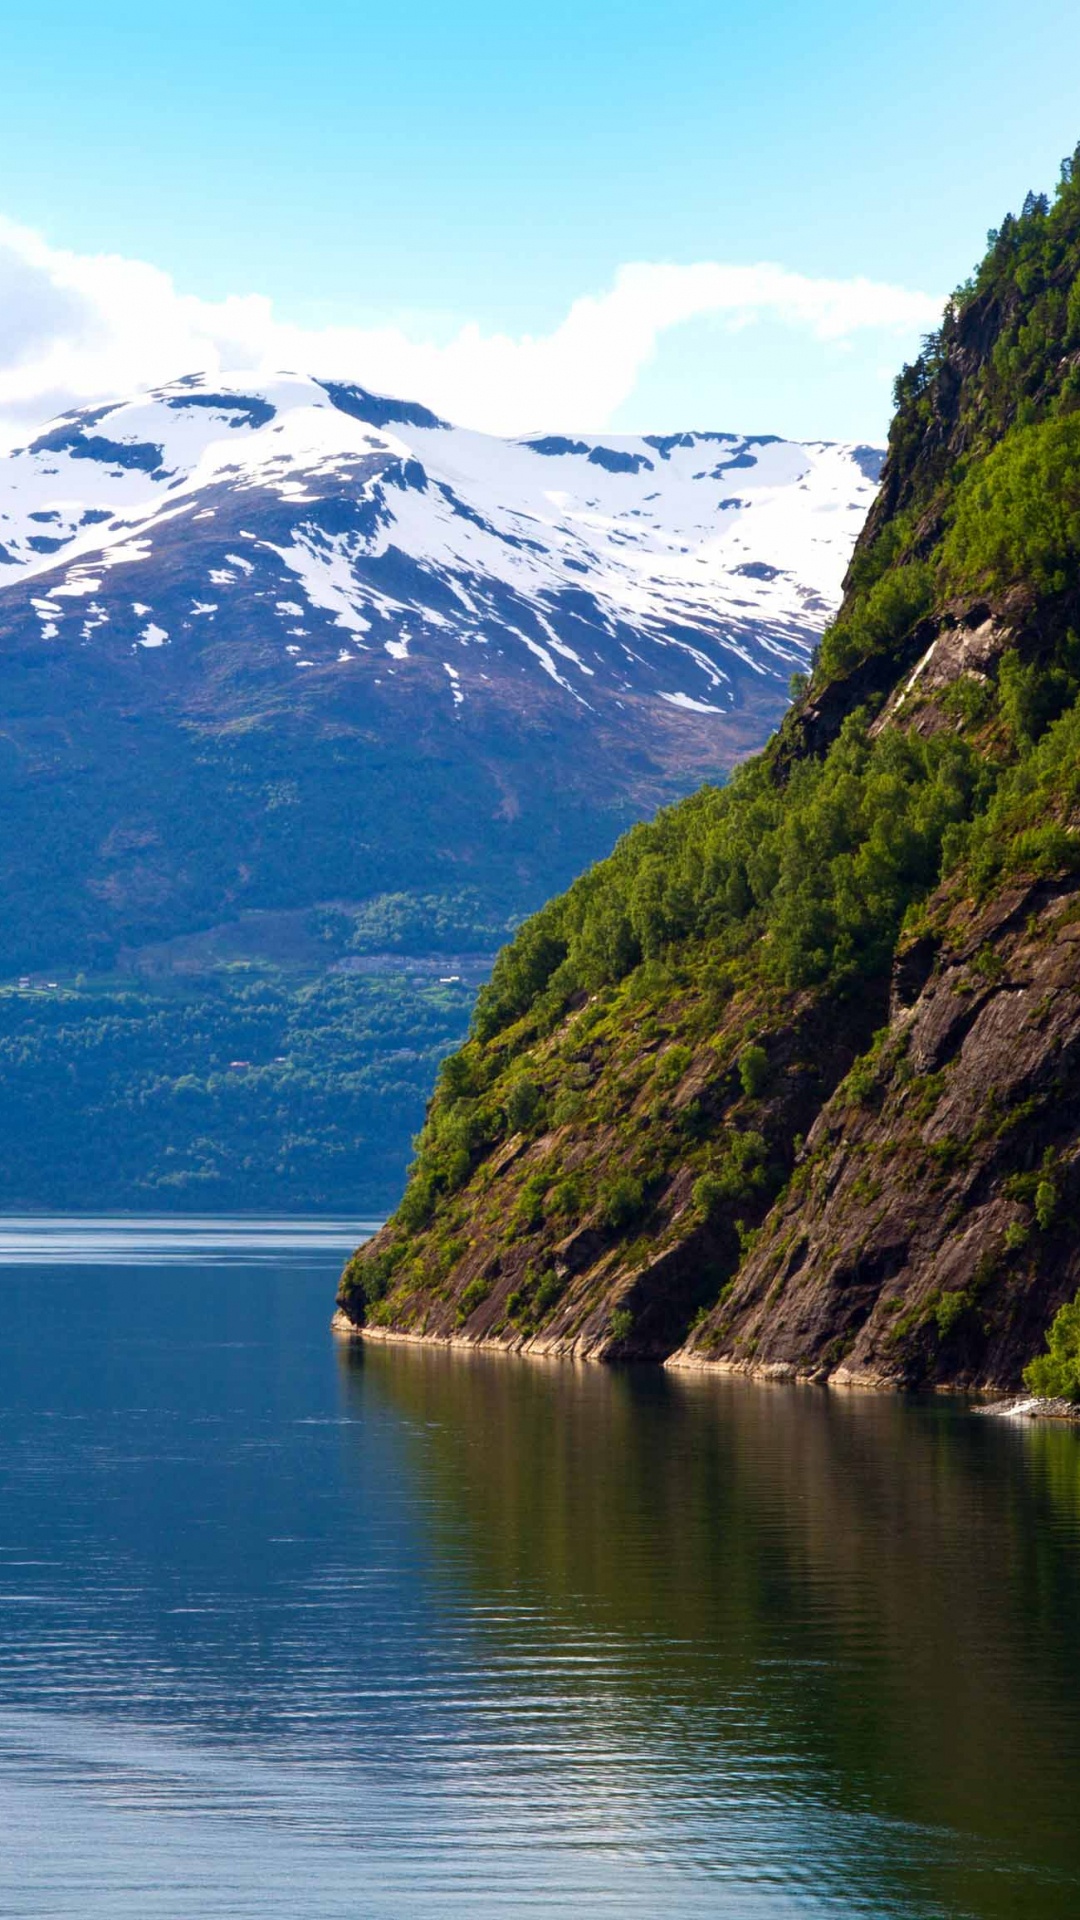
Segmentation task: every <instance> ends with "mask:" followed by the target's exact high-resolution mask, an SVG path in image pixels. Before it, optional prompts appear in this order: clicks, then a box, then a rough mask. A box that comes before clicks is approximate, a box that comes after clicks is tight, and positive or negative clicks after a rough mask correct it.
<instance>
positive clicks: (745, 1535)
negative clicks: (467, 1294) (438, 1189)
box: [342, 1348, 1080, 1920]
mask: <svg viewBox="0 0 1080 1920" xmlns="http://www.w3.org/2000/svg"><path fill="white" fill-rule="evenodd" d="M342 1366H343V1377H344V1384H345V1403H346V1405H349V1406H353V1407H356V1406H360V1405H362V1404H365V1403H370V1401H371V1400H372V1398H377V1399H378V1400H379V1401H380V1403H383V1404H389V1405H392V1406H393V1407H394V1408H395V1409H396V1410H397V1411H398V1412H399V1413H400V1414H401V1415H403V1416H404V1417H405V1418H406V1419H407V1422H408V1432H409V1435H410V1445H411V1449H412V1453H413V1460H414V1471H415V1473H416V1476H417V1482H418V1484H423V1485H424V1486H425V1487H426V1488H427V1489H428V1496H427V1500H426V1502H425V1512H426V1516H427V1524H428V1527H429V1529H430V1534H431V1538H432V1540H433V1542H434V1543H435V1545H436V1547H437V1550H438V1557H439V1565H440V1567H441V1569H442V1572H443V1576H444V1578H445V1579H446V1580H447V1581H448V1582H450V1583H451V1584H454V1583H459V1582H467V1583H468V1585H469V1588H470V1589H471V1591H472V1593H473V1595H474V1597H475V1602H476V1608H477V1619H478V1621H479V1622H480V1623H481V1624H482V1626H483V1630H484V1632H485V1634H486V1635H487V1636H488V1637H489V1639H490V1641H491V1643H492V1655H491V1658H492V1660H493V1661H494V1662H495V1663H497V1664H501V1669H502V1671H503V1672H504V1673H506V1674H507V1675H508V1676H513V1678H514V1684H524V1683H525V1682H526V1680H527V1684H528V1688H529V1691H530V1693H531V1694H532V1695H533V1696H535V1697H536V1698H542V1699H543V1700H544V1702H545V1714H546V1717H547V1719H548V1720H549V1721H550V1723H551V1725H552V1726H553V1728H554V1729H555V1731H554V1732H553V1733H552V1734H550V1736H549V1739H550V1756H549V1760H550V1765H551V1766H552V1767H555V1768H559V1769H561V1768H563V1767H565V1766H566V1765H567V1764H570V1765H574V1766H576V1765H577V1764H578V1757H579V1756H580V1754H581V1752H582V1750H583V1749H586V1750H588V1751H590V1752H591V1754H592V1756H593V1757H592V1759H591V1760H590V1763H589V1764H590V1771H591V1775H592V1776H593V1777H595V1778H601V1779H604V1780H605V1781H606V1783H607V1790H608V1791H609V1792H610V1793H612V1794H613V1795H614V1796H615V1797H616V1798H617V1799H621V1798H622V1796H623V1795H624V1794H625V1793H626V1791H627V1789H628V1787H629V1785H630V1784H631V1783H632V1784H633V1788H634V1792H633V1795H632V1799H633V1805H634V1815H633V1820H634V1823H635V1824H636V1825H637V1827H638V1830H639V1832H640V1831H645V1832H650V1833H654V1834H655V1833H661V1832H662V1833H663V1835H664V1844H665V1845H666V1846H667V1847H668V1848H669V1849H670V1850H671V1851H672V1852H673V1853H674V1854H675V1855H677V1856H678V1857H679V1858H680V1859H682V1860H683V1861H684V1863H685V1864H690V1863H691V1862H693V1863H694V1864H695V1865H696V1866H697V1867H698V1868H699V1869H701V1870H706V1871H709V1872H713V1873H719V1874H725V1873H730V1872H732V1871H737V1872H739V1873H742V1874H747V1873H750V1872H751V1870H752V1869H753V1870H754V1871H760V1872H761V1873H764V1874H765V1875H766V1876H767V1877H768V1878H769V1879H772V1880H773V1881H774V1884H783V1885H785V1886H787V1887H788V1889H789V1890H790V1889H792V1888H793V1887H794V1886H797V1885H798V1884H800V1882H801V1881H802V1880H804V1879H806V1880H808V1882H809V1884H810V1885H812V1886H813V1887H814V1888H815V1889H816V1890H817V1891H818V1892H819V1893H822V1894H824V1893H826V1892H827V1891H830V1890H836V1891H840V1890H842V1891H843V1892H845V1893H846V1895H847V1896H848V1897H849V1898H850V1899H852V1900H856V1901H859V1902H863V1903H866V1910H868V1911H874V1912H885V1911H900V1910H903V1911H904V1912H909V1911H910V1912H923V1911H926V1912H933V1913H948V1914H954V1913H955V1914H968V1913H971V1914H978V1915H986V1916H995V1917H996V1916H998V1915H1000V1916H1002V1920H1004V1916H1006V1915H1008V1916H1015V1915H1020V1914H1025V1913H1028V1912H1030V1913H1031V1914H1033V1915H1034V1914H1038V1915H1040V1916H1049V1915H1055V1916H1056V1915H1057V1914H1061V1915H1063V1916H1064V1915H1065V1914H1070V1915H1071V1914H1075V1912H1076V1911H1077V1910H1078V1909H1080V1832H1078V1826H1077V1818H1076V1814H1077V1805H1078V1797H1077V1796H1078V1787H1080V1681H1078V1675H1077V1665H1076V1658H1075V1652H1076V1637H1077V1628H1078V1626H1080V1442H1078V1436H1077V1434H1076V1433H1074V1432H1072V1431H1067V1430H1061V1429H1059V1430H1047V1429H1045V1428H1039V1429H1030V1428H1025V1429H1021V1430H1017V1429H1014V1428H1003V1427H1000V1426H998V1425H996V1424H995V1423H993V1422H990V1421H986V1420H979V1419H975V1418H973V1417H972V1416H971V1415H969V1414H968V1413H966V1412H965V1411H963V1410H962V1409H958V1408H957V1407H955V1406H952V1405H950V1404H947V1403H941V1402H935V1403H931V1404H928V1405H923V1406H918V1407H913V1406H911V1405H909V1404H904V1403H903V1402H901V1401H899V1400H898V1399H893V1398H889V1397H884V1396H881V1397H879V1396H862V1395H858V1396H855V1395H853V1396H837V1395H828V1394H825V1393H822V1392H818V1391H816V1390H813V1389H801V1388H791V1387H784V1388H771V1389H770V1388H763V1387H760V1386H751V1385H748V1384H746V1383H743V1382H739V1381H733V1380H723V1379H720V1380H699V1379H694V1378H690V1379H687V1378H684V1377H681V1376H676V1377H669V1376H661V1375H656V1374H652V1373H649V1372H646V1371H644V1370H641V1371H638V1370H633V1371H622V1372H616V1371H610V1370H598V1369H591V1368H580V1369H573V1368H566V1367H561V1368H548V1367H544V1366H538V1365H536V1364H528V1363H515V1362H513V1361H506V1360H503V1359H496V1358H486V1357H484V1356H462V1355H457V1354H446V1353H441V1352H438V1351H427V1350H422V1349H421V1350H410V1349H400V1348H396V1349H385V1348H373V1349H370V1350H367V1351H365V1353H364V1354H363V1356H362V1358H360V1359H358V1358H357V1356H356V1355H355V1354H352V1355H350V1354H345V1355H343V1356H342ZM748 1822H749V1828H748V1824H747V1823H748ZM898 1902H899V1903H906V1904H902V1905H897V1904H896V1903H898ZM849 1910H852V1911H854V1910H857V1909H855V1908H850V1909H849ZM858 1910H862V1909H861V1907H860V1908H859V1909H858Z"/></svg>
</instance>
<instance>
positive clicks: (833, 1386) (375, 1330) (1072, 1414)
mask: <svg viewBox="0 0 1080 1920" xmlns="http://www.w3.org/2000/svg"><path fill="white" fill-rule="evenodd" d="M330 1331H331V1333H332V1334H333V1335H334V1337H335V1338H336V1339H339V1340H346V1341H350V1342H361V1343H362V1342H363V1341H365V1340H369V1341H371V1342H373V1343H374V1344H375V1345H378V1346H402V1347H429V1348H433V1349H434V1348H442V1349H443V1350H444V1351H445V1352H449V1353H500V1354H504V1355H506V1356H507V1357H508V1358H510V1359H518V1360H544V1361H547V1362H549V1363H550V1362H552V1361H558V1362H560V1363H564V1364H565V1363H566V1362H569V1363H570V1364H571V1365H577V1366H612V1365H615V1366H619V1365H628V1366H650V1367H658V1368H659V1369H660V1370H661V1371H667V1372H671V1373H678V1374H681V1375H683V1376H694V1377H696V1378H698V1379H701V1378H704V1377H705V1376H707V1375H709V1374H722V1375H725V1376H727V1377H729V1378H731V1377H737V1378H739V1379H743V1380H750V1381H753V1383H754V1384H755V1385H756V1386H774V1387H775V1386H801V1387H826V1388H829V1389H830V1390H832V1391H835V1392H840V1393H892V1394H898V1395H899V1394H904V1393H906V1392H910V1391H912V1389H910V1388H907V1387H905V1385H904V1383H903V1382H902V1381H900V1380H896V1379H890V1378H889V1377H888V1376H886V1375H884V1374H875V1375H869V1374H867V1375H857V1374H850V1373H847V1372H846V1370H845V1369H844V1368H839V1369H838V1370H837V1372H836V1373H833V1374H825V1373H821V1372H818V1373H813V1372H811V1371H809V1370H807V1371H805V1372H803V1371H800V1370H799V1369H798V1368H797V1367H795V1366H792V1365H789V1364H787V1363H773V1364H768V1363H767V1364H765V1365H763V1366H760V1367H755V1366H754V1365H753V1363H752V1362H750V1363H747V1362H746V1361H739V1360H698V1359H696V1358H695V1359H691V1358H683V1359H679V1358H678V1357H677V1354H671V1355H669V1356H668V1358H667V1359H665V1360H647V1359H637V1360H635V1359H634V1357H633V1356H632V1355H627V1357H626V1359H625V1361H620V1360H615V1361H612V1360H611V1359H609V1358H607V1357H606V1356H605V1355H604V1354H602V1353H599V1352H597V1351H596V1350H592V1351H582V1350H581V1349H580V1348H576V1349H575V1348H570V1347H566V1346H563V1345H561V1344H560V1343H559V1342H557V1341H551V1342H549V1343H547V1344H546V1345H544V1344H541V1343H540V1342H534V1341H525V1342H523V1343H522V1344H521V1345H518V1346H511V1345H509V1344H508V1343H507V1342H506V1341H505V1340H475V1339H470V1338H469V1337H468V1336H467V1335H464V1334H429V1333H409V1332H407V1331H405V1330H404V1329H402V1328H397V1327H379V1326H358V1325H357V1323H356V1321H355V1320H350V1319H349V1316H348V1314H347V1313H345V1312H344V1311H343V1310H342V1308H341V1307H337V1308H335V1310H334V1313H333V1315H332V1317H331V1320H330ZM917 1391H919V1392H928V1393H934V1394H942V1395H945V1394H951V1395H954V1396H955V1395H957V1394H966V1395H968V1396H969V1397H970V1398H971V1400H972V1402H973V1403H975V1402H978V1401H979V1400H980V1396H981V1397H982V1403H981V1404H972V1406H971V1408H970V1411H971V1412H972V1413H978V1414H986V1415H989V1416H990V1417H992V1418H994V1419H998V1420H1013V1421H1016V1422H1023V1421H1028V1420H1032V1421H1037V1420H1055V1421H1058V1422H1059V1423H1060V1424H1062V1425H1065V1426H1069V1425H1074V1426H1076V1425H1080V1403H1077V1404H1074V1403H1073V1402H1071V1401H1069V1400H1042V1399H1039V1398H1038V1396H1037V1395H1034V1394H1018V1393H1017V1392H1016V1390H1015V1388H1004V1387H1000V1388H999V1387H982V1388H979V1387H962V1386H949V1385H947V1384H941V1383H937V1384H934V1385H933V1386H930V1387H923V1388H919V1389H917Z"/></svg>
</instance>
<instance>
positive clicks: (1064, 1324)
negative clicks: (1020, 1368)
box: [1024, 1293, 1080, 1402]
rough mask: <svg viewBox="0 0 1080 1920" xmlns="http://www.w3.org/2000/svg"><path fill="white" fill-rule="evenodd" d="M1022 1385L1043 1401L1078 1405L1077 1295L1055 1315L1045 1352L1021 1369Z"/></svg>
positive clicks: (1079, 1340) (1079, 1334) (1079, 1337)
mask: <svg viewBox="0 0 1080 1920" xmlns="http://www.w3.org/2000/svg"><path fill="white" fill-rule="evenodd" d="M1024 1385H1025V1386H1026V1387H1028V1388H1030V1390H1031V1392H1032V1393H1037V1394H1040V1395H1042V1396H1043V1397H1044V1398H1045V1399H1047V1400H1073V1401H1076V1402H1080V1293H1078V1294H1077V1296H1076V1298H1075V1300H1069V1301H1067V1302H1066V1304H1065V1306H1063V1307H1062V1308H1061V1310H1060V1312H1059V1313H1058V1314H1057V1316H1056V1318H1055V1320H1054V1323H1053V1325H1052V1326H1051V1328H1050V1331H1049V1333H1048V1334H1047V1336H1046V1352H1045V1353H1041V1354H1039V1356H1038V1358H1037V1359H1035V1360H1032V1362H1031V1363H1030V1365H1029V1366H1026V1367H1025V1368H1024Z"/></svg>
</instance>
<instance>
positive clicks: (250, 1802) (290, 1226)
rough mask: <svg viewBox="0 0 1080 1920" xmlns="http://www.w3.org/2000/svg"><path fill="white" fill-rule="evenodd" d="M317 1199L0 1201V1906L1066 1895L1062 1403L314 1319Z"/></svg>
mask: <svg viewBox="0 0 1080 1920" xmlns="http://www.w3.org/2000/svg"><path fill="white" fill-rule="evenodd" d="M357 1229H358V1223H356V1222H346V1223H341V1222H333V1221H324V1222H318V1223H312V1222H275V1223H251V1222H238V1221H234V1222H228V1221H217V1220H214V1221H195V1222H185V1223H180V1222H176V1221H172V1222H168V1221H162V1222H158V1223H153V1222H138V1223H133V1222H131V1221H124V1220H98V1221H93V1222H81V1223H80V1222H74V1221H70V1220H68V1221H57V1220H54V1221H29V1220H26V1221H14V1220H11V1219H8V1220H6V1221H0V1302H2V1312H3V1324H4V1336H5V1337H4V1340H3V1345H2V1349H0V1912H2V1914H3V1915H4V1916H24V1915H33V1916H42V1915H48V1916H65V1917H66V1916H72V1920H75V1917H76V1916H77V1917H78V1920H99V1917H102V1920H103V1917H104V1916H108V1920H135V1917H136V1916H138V1920H157V1917H158V1916H161V1917H162V1920H164V1917H165V1916H167V1917H168V1920H204V1916H205V1917H206V1920H219V1917H220V1920H224V1917H225V1916H229V1917H230V1920H232V1917H233V1916H245V1920H246V1917H247V1916H251V1917H252V1920H254V1916H259V1920H266V1917H267V1916H270V1915H274V1916H283V1917H284V1920H293V1917H294V1916H295V1917H296V1920H309V1917H310V1920H331V1916H333V1920H338V1917H339V1916H340V1917H341V1920H345V1916H348V1920H369V1917H370V1920H383V1917H384V1916H385V1920H406V1917H407V1920H421V1917H422V1920H440V1916H443V1915H446V1916H451V1917H454V1916H473V1915H476V1916H478V1920H491V1917H493V1916H504V1915H505V1916H509V1915H525V1916H532V1917H534V1920H543V1917H544V1916H549V1915H552V1916H553V1915H559V1916H565V1915H568V1914H573V1915H575V1916H577V1920H591V1917H592V1916H594V1915H595V1916H608V1915H612V1916H614V1915H628V1916H633V1917H635V1920H636V1917H637V1916H650V1920H652V1917H653V1916H656V1920H660V1916H663V1917H664V1920H684V1916H685V1917H686V1920H690V1916H693V1917H694V1920H697V1917H698V1916H702V1917H704V1916H706V1915H708V1916H710V1917H713V1916H728V1915H730V1916H733V1920H743V1916H746V1920H781V1916H811V1915H812V1916H822V1917H826V1916H827V1917H828V1920H834V1917H835V1920H839V1916H841V1915H843V1916H845V1917H847V1916H863V1915H865V1916H880V1917H881V1920H884V1917H885V1916H889V1917H890V1920H893V1917H896V1920H901V1917H902V1920H916V1917H917V1920H931V1916H933V1917H934V1920H938V1917H941V1916H943V1917H945V1920H952V1916H977V1917H978V1920H983V1917H984V1916H985V1917H986V1920H1027V1917H1028V1916H1030V1920H1059V1917H1060V1920H1066V1917H1068V1920H1075V1917H1076V1916H1077V1915H1078V1914H1080V1659H1078V1651H1080V1648H1078V1630H1080V1435H1078V1434H1077V1433H1074V1432H1073V1431H1068V1430H1028V1429H1014V1428H1010V1427H1008V1426H1005V1425H1004V1424H999V1423H996V1422H992V1421H988V1420H981V1419H977V1418H974V1417H973V1416H972V1415H970V1414H967V1413H966V1412H965V1411H964V1410H963V1409H962V1408H960V1407H958V1406H955V1405H952V1404H928V1405H904V1404H901V1403H899V1402H898V1401H896V1400H893V1399H890V1398H886V1397H877V1396H857V1397H856V1396H852V1397H842V1396H828V1395H826V1394H824V1393H821V1392H817V1391H813V1390H805V1389H793V1388H784V1389H779V1388H774V1389H769V1388H763V1387H753V1386H747V1385H744V1384H741V1383H738V1382H731V1381H723V1380H708V1381H695V1380H689V1381H686V1380H681V1379H678V1378H674V1379H672V1378H668V1377H665V1376H663V1375H662V1374H658V1373H653V1372H648V1371H645V1370H628V1371H614V1370H608V1369H599V1368H596V1369H590V1368H575V1367H568V1366H563V1367H554V1366H552V1367H547V1366H543V1365H537V1364H535V1363H533V1364H530V1363H528V1362H521V1361H514V1360H507V1359H500V1358H498V1357H482V1356H476V1357H462V1356H459V1355H448V1354H442V1353H437V1352H425V1351H422V1350H420V1351H410V1350H407V1349H393V1348H383V1349H379V1348H374V1349H370V1350H366V1351H363V1352H360V1351H348V1350H343V1349H341V1348H338V1347H335V1345H334V1344H333V1343H332V1341H331V1339H330V1337H329V1335H328V1332H327V1322H328V1318H329V1312H330V1306H331V1299H332V1292H333V1282H334V1277H335V1274H336V1270H337V1267H338V1266H339V1264H340V1259H341V1253H342V1250H343V1249H344V1247H346V1246H347V1245H348V1244H350V1243H351V1241H352V1240H353V1238H354V1237H355V1235H356V1233H357Z"/></svg>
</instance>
